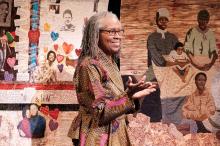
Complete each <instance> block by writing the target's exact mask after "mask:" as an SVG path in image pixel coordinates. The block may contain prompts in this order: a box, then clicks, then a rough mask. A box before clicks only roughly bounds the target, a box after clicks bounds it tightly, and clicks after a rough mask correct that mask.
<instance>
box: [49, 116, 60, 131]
mask: <svg viewBox="0 0 220 146" xmlns="http://www.w3.org/2000/svg"><path fill="white" fill-rule="evenodd" d="M58 125H59V124H58V122H55V121H54V120H52V119H51V120H50V121H49V128H50V130H51V131H54V130H56V129H57V128H58Z"/></svg>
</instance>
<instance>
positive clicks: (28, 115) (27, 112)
mask: <svg viewBox="0 0 220 146" xmlns="http://www.w3.org/2000/svg"><path fill="white" fill-rule="evenodd" d="M26 117H27V118H30V117H31V115H30V110H29V109H27V110H26Z"/></svg>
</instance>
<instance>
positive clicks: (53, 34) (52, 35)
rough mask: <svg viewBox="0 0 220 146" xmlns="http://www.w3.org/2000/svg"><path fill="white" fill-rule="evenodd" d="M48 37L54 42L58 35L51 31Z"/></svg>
mask: <svg viewBox="0 0 220 146" xmlns="http://www.w3.org/2000/svg"><path fill="white" fill-rule="evenodd" d="M50 37H51V39H52V40H53V41H56V40H57V39H58V38H59V33H57V32H54V31H52V32H51V33H50Z"/></svg>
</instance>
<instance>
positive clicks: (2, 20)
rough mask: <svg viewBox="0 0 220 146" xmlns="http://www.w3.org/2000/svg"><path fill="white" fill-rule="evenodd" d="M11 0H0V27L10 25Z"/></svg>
mask: <svg viewBox="0 0 220 146" xmlns="http://www.w3.org/2000/svg"><path fill="white" fill-rule="evenodd" d="M11 3H12V2H11V0H8V1H5V0H0V27H10V25H11Z"/></svg>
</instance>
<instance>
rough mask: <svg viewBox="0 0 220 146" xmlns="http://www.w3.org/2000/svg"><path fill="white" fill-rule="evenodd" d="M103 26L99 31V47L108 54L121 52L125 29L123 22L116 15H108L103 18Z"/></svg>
mask: <svg viewBox="0 0 220 146" xmlns="http://www.w3.org/2000/svg"><path fill="white" fill-rule="evenodd" d="M101 23H102V24H103V26H104V27H103V28H101V29H100V33H99V43H98V45H99V47H100V49H102V50H103V51H104V52H105V53H106V54H107V55H113V54H116V53H118V52H119V50H120V47H121V39H122V35H123V32H124V30H123V29H122V26H121V23H120V22H119V21H118V20H117V19H116V18H114V17H106V18H104V19H102V20H101Z"/></svg>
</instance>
